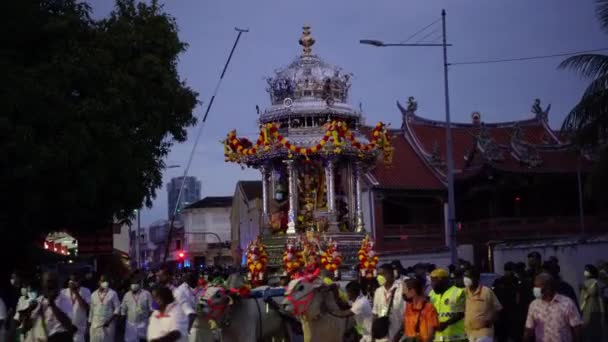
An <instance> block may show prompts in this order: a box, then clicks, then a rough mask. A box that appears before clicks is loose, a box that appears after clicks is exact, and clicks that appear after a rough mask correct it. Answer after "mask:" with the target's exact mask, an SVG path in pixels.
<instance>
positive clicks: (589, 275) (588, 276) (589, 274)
mask: <svg viewBox="0 0 608 342" xmlns="http://www.w3.org/2000/svg"><path fill="white" fill-rule="evenodd" d="M583 275H584V276H585V278H591V273H589V271H585V273H583Z"/></svg>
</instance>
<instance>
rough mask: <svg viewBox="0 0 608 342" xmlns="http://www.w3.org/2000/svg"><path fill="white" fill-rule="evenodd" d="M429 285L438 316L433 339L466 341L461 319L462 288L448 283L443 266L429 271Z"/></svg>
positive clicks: (462, 308)
mask: <svg viewBox="0 0 608 342" xmlns="http://www.w3.org/2000/svg"><path fill="white" fill-rule="evenodd" d="M431 285H432V287H433V291H431V293H430V294H429V297H430V298H431V303H433V306H434V307H435V310H437V314H438V316H439V327H438V328H437V331H436V332H435V341H436V342H440V341H449V342H464V341H466V340H467V338H466V335H465V331H464V320H463V318H464V308H465V296H464V291H463V289H461V288H458V287H456V286H451V285H450V282H449V274H448V271H447V270H445V269H443V268H438V269H436V270H434V271H433V272H431Z"/></svg>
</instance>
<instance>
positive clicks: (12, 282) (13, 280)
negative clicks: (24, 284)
mask: <svg viewBox="0 0 608 342" xmlns="http://www.w3.org/2000/svg"><path fill="white" fill-rule="evenodd" d="M15 282H16V281H15V279H13V278H11V285H13V286H15Z"/></svg>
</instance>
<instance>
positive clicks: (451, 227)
mask: <svg viewBox="0 0 608 342" xmlns="http://www.w3.org/2000/svg"><path fill="white" fill-rule="evenodd" d="M441 25H442V29H443V79H444V88H445V137H446V139H445V140H446V152H445V153H446V155H447V156H446V159H447V171H446V172H447V181H448V232H449V234H450V260H451V261H452V264H453V265H456V263H457V262H458V245H457V241H456V229H455V228H456V225H455V220H456V202H455V196H454V147H453V143H452V121H451V119H450V90H449V88H450V87H449V82H448V66H449V64H448V46H447V35H446V24H445V10H441Z"/></svg>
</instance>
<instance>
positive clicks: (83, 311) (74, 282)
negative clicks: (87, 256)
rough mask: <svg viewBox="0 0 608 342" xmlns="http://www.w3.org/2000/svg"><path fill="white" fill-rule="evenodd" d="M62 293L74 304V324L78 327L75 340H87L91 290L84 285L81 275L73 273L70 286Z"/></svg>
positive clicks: (79, 341) (78, 341)
mask: <svg viewBox="0 0 608 342" xmlns="http://www.w3.org/2000/svg"><path fill="white" fill-rule="evenodd" d="M61 294H62V295H63V296H64V297H65V298H69V299H70V303H71V305H72V324H74V326H75V327H76V328H77V329H78V331H76V333H75V334H74V342H85V335H86V333H87V319H88V312H89V305H90V304H91V291H90V290H89V289H87V288H86V287H82V286H81V282H80V277H79V275H78V274H76V273H73V274H71V275H70V280H69V281H68V287H67V288H65V289H63V290H62V291H61Z"/></svg>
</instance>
